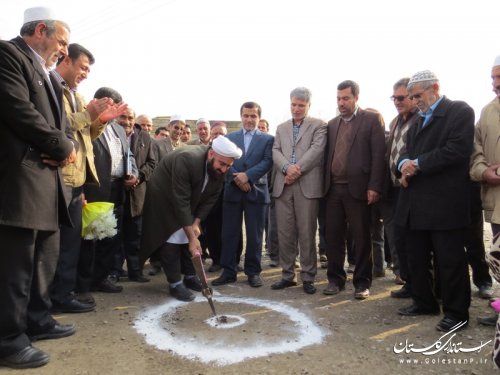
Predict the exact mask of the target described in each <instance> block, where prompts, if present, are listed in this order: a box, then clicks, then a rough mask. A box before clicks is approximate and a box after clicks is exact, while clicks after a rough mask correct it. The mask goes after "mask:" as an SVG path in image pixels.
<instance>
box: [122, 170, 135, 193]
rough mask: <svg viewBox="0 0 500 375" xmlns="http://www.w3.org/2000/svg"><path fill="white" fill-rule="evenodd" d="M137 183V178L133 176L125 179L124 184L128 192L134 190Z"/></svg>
mask: <svg viewBox="0 0 500 375" xmlns="http://www.w3.org/2000/svg"><path fill="white" fill-rule="evenodd" d="M136 183H137V177H135V176H134V175H133V174H131V175H128V176H126V177H125V182H124V184H125V189H127V190H129V189H132V188H133V187H134V186H135V184H136Z"/></svg>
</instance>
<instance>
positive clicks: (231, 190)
mask: <svg viewBox="0 0 500 375" xmlns="http://www.w3.org/2000/svg"><path fill="white" fill-rule="evenodd" d="M226 137H227V138H228V139H229V140H231V141H232V142H234V143H235V144H236V145H237V146H238V147H239V148H240V149H241V150H243V155H242V157H241V158H239V159H237V160H235V161H234V164H233V166H232V167H231V169H230V170H229V171H228V172H227V175H226V183H225V187H224V201H226V202H239V201H241V199H248V200H250V201H252V202H256V203H271V200H270V197H269V188H268V182H267V172H269V171H270V170H271V167H272V166H273V142H274V137H273V136H272V135H269V134H265V133H262V132H261V131H259V130H256V132H255V134H254V136H253V137H252V142H251V143H250V145H249V146H248V152H244V150H245V144H244V140H243V137H244V136H243V132H242V131H241V130H238V131H235V132H233V133H230V134H228V135H227V136H226ZM236 172H245V173H246V174H247V176H248V179H249V182H250V184H251V185H252V189H251V190H250V191H249V192H248V193H245V192H244V191H242V190H241V189H240V188H238V187H237V186H236V185H235V184H234V182H233V180H234V176H233V173H236Z"/></svg>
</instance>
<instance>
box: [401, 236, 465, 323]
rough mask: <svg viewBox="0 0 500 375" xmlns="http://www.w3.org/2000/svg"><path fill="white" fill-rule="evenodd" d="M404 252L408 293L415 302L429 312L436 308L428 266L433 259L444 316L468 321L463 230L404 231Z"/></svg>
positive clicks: (436, 303)
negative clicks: (409, 281) (405, 232)
mask: <svg viewBox="0 0 500 375" xmlns="http://www.w3.org/2000/svg"><path fill="white" fill-rule="evenodd" d="M406 249H407V254H408V265H409V270H410V275H411V280H412V284H411V294H412V297H413V299H414V301H415V303H416V304H417V305H418V306H420V307H422V308H425V309H430V310H433V309H437V308H438V307H439V304H438V302H437V300H436V297H435V295H434V278H433V275H432V272H431V268H430V267H429V265H430V264H431V262H432V257H433V256H434V257H435V262H433V263H434V266H435V267H436V268H437V271H438V273H439V280H438V282H439V290H440V293H441V299H442V303H443V312H444V314H445V316H447V317H450V318H453V319H457V320H461V321H464V320H468V319H469V306H470V298H471V290H470V281H469V267H468V264H467V255H466V254H465V249H464V230H463V228H461V229H456V230H446V231H428V230H425V231H424V230H408V231H407V237H406Z"/></svg>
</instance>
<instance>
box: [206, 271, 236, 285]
mask: <svg viewBox="0 0 500 375" xmlns="http://www.w3.org/2000/svg"><path fill="white" fill-rule="evenodd" d="M235 282H236V277H230V276H226V275H224V273H223V274H222V275H220V276H219V277H218V278H216V279H215V280H213V281H212V285H214V286H217V285H225V284H230V283H235Z"/></svg>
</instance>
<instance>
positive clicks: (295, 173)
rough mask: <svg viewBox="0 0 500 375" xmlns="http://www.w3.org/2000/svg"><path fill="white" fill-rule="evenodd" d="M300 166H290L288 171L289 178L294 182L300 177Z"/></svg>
mask: <svg viewBox="0 0 500 375" xmlns="http://www.w3.org/2000/svg"><path fill="white" fill-rule="evenodd" d="M300 174H301V172H300V166H299V165H297V164H290V165H289V166H288V168H287V170H286V175H287V177H290V178H291V179H292V180H293V181H295V180H297V179H298V178H299V177H300Z"/></svg>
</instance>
